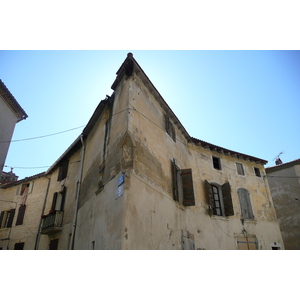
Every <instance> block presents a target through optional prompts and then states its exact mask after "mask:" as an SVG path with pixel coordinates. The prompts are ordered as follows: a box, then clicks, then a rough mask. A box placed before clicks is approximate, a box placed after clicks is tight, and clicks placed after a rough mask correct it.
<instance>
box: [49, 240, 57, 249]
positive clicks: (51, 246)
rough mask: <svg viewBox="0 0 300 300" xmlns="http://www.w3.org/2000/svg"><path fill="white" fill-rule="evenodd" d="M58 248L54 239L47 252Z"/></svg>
mask: <svg viewBox="0 0 300 300" xmlns="http://www.w3.org/2000/svg"><path fill="white" fill-rule="evenodd" d="M57 248H58V239H54V240H51V241H50V244H49V250H57Z"/></svg>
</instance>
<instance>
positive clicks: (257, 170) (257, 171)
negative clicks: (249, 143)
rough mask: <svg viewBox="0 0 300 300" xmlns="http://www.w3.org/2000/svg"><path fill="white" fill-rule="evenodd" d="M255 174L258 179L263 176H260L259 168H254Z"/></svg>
mask: <svg viewBox="0 0 300 300" xmlns="http://www.w3.org/2000/svg"><path fill="white" fill-rule="evenodd" d="M254 173H255V175H256V176H257V177H261V174H260V169H259V168H256V167H254Z"/></svg>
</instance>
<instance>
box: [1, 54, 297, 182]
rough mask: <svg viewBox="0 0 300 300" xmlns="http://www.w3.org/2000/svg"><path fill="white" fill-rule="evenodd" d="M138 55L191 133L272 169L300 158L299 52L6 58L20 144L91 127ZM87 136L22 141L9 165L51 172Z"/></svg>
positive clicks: (4, 74) (27, 172) (21, 171)
mask: <svg viewBox="0 0 300 300" xmlns="http://www.w3.org/2000/svg"><path fill="white" fill-rule="evenodd" d="M128 52H132V53H133V55H134V58H135V59H136V60H137V62H138V63H139V64H140V66H141V67H142V69H143V70H144V71H145V73H146V74H147V75H148V77H149V79H150V80H151V81H152V83H153V84H154V85H155V87H156V88H157V90H158V91H159V92H160V94H161V95H162V97H163V98H164V99H165V101H166V102H167V103H168V105H169V106H170V107H171V109H172V110H173V111H174V113H175V114H176V115H177V117H178V118H179V120H180V121H181V123H182V124H183V126H184V127H185V128H186V130H187V131H188V133H189V134H190V135H191V136H193V137H195V138H198V139H201V140H204V141H207V142H210V143H212V144H215V145H218V146H221V147H225V148H228V149H231V150H234V151H237V152H242V153H245V154H249V155H252V156H256V157H259V158H262V159H265V160H268V161H269V163H268V165H267V166H272V165H274V160H273V159H274V158H275V157H276V156H277V155H278V154H279V153H280V152H281V151H283V152H284V153H283V154H282V155H281V159H282V161H283V162H288V161H291V160H294V159H298V158H300V151H299V149H300V139H299V132H300V120H299V109H300V52H299V51H175V50H173V51H134V50H126V51H123V50H122V51H121V50H119V51H118V50H115V51H0V78H1V79H2V81H3V82H4V83H5V85H6V86H7V87H8V89H9V90H10V91H11V93H12V94H13V95H14V97H15V98H16V99H17V101H18V102H19V103H20V105H21V106H22V107H23V108H24V110H25V111H26V112H27V114H28V115H29V117H28V119H27V120H25V121H21V122H20V123H18V124H17V125H16V128H15V132H14V135H13V140H19V139H26V138H32V137H39V136H44V135H48V134H53V133H57V132H61V131H65V130H69V129H72V128H76V127H79V126H84V125H86V124H87V122H88V120H89V119H90V117H91V115H92V113H93V112H94V110H95V108H96V106H97V105H98V103H99V101H101V100H102V99H104V98H105V96H106V94H108V95H111V93H112V90H111V88H110V87H111V85H112V83H113V81H114V79H115V77H116V71H117V70H118V68H119V67H120V66H121V64H122V62H123V61H124V59H125V58H126V55H127V53H128ZM82 129H83V127H81V128H79V129H76V130H73V131H69V132H67V133H63V134H59V135H53V136H51V137H46V138H40V139H34V140H28V141H21V142H12V143H11V145H10V149H9V154H8V156H7V159H6V163H5V165H7V166H11V167H14V172H15V173H16V174H17V175H18V176H19V179H22V178H24V177H26V176H31V175H34V174H37V173H40V172H43V171H45V170H47V168H37V167H41V166H51V165H52V164H53V163H54V162H55V160H56V159H57V158H58V157H59V156H60V155H61V154H62V153H63V152H64V151H65V150H66V149H67V148H68V146H69V145H70V144H71V143H72V142H73V141H74V140H75V138H76V137H77V136H78V135H79V134H80V133H81V131H82ZM9 170H10V168H4V171H9Z"/></svg>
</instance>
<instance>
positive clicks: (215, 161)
mask: <svg viewBox="0 0 300 300" xmlns="http://www.w3.org/2000/svg"><path fill="white" fill-rule="evenodd" d="M212 160H213V166H214V168H215V169H217V170H221V159H220V158H219V157H215V156H213V157H212Z"/></svg>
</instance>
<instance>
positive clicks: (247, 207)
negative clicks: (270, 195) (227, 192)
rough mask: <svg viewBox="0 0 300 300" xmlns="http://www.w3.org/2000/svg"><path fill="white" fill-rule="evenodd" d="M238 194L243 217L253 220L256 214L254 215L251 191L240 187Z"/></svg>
mask: <svg viewBox="0 0 300 300" xmlns="http://www.w3.org/2000/svg"><path fill="white" fill-rule="evenodd" d="M238 195H239V201H240V206H241V213H242V216H243V219H245V220H253V219H254V216H253V211H252V205H251V201H250V194H249V192H248V191H247V190H246V189H243V188H240V189H238Z"/></svg>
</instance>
